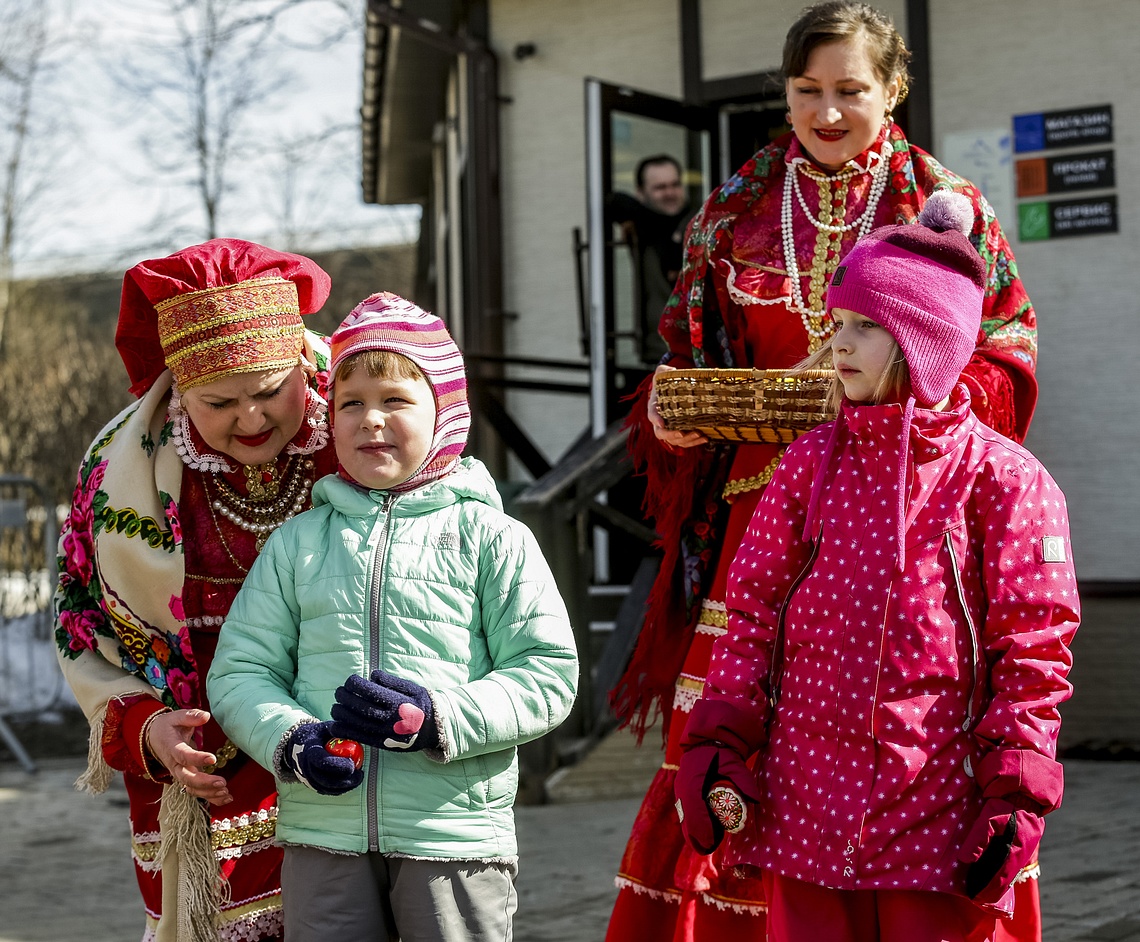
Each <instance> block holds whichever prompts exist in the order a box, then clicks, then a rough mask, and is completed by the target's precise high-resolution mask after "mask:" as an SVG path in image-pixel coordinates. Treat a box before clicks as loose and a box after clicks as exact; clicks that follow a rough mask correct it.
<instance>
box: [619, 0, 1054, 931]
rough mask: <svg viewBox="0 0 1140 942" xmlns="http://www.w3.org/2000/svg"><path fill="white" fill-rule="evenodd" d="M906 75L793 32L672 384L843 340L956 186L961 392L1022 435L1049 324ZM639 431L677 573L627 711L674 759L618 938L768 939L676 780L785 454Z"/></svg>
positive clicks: (870, 54) (693, 279)
mask: <svg viewBox="0 0 1140 942" xmlns="http://www.w3.org/2000/svg"><path fill="white" fill-rule="evenodd" d="M909 58H910V53H909V52H908V51H907V49H906V47H905V45H904V43H903V41H902V38H901V37H900V36H899V34H898V32H897V31H896V30H895V28H894V26H893V25H892V24H891V21H890V19H889V18H887V17H886V16H885V15H883V14H882V13H880V12H879V11H877V10H875V9H874V8H872V7H870V6H868V5H867V4H864V3H855V2H850V0H838V2H828V3H818V4H816V5H814V6H812V7H809V8H807V9H806V10H805V11H804V12H803V14H802V15H801V17H800V18H799V20H797V21H796V23H795V24H793V26H792V27H791V29H790V30H789V32H788V35H787V38H786V41H785V45H784V57H783V73H784V76H785V79H786V84H785V92H786V95H787V101H788V116H787V120H788V123H789V124H790V125H791V128H792V132H791V133H789V134H785V135H783V136H782V137H779V138H777V139H776V140H775V141H773V142H772V143H771V144H770V145H768V146H767V147H765V148H764V149H762V150H761V151H759V152H758V153H757V154H755V155H754V156H753V157H752V158H751V159H750V160H749V161H748V162H747V163H746V164H745V165H744V166H743V167H741V168H740V170H739V171H738V172H737V173H736V174H735V175H734V176H732V177H731V178H729V180H727V181H726V182H725V183H724V184H723V185H721V186H720V187H719V188H718V189H717V190H715V191H714V192H713V193H712V195H711V196H709V198H708V199H707V200H706V202H705V204H704V206H703V207H702V208H701V210H700V211H699V212H698V213H697V215H696V217H695V218H694V219H693V222H692V224H691V226H690V228H689V232H688V236H687V239H686V245H685V260H684V267H683V269H682V271H681V275H680V277H679V279H678V281H677V284H676V287H675V288H674V291H673V295H672V297H671V298H670V300H669V303H668V304H667V306H666V308H665V311H664V313H663V315H662V317H661V323H660V333H661V335H662V337H663V338H664V339H665V342H666V343H667V345H668V348H669V352H668V353H667V354H666V355H665V357H664V359H663V360H662V364H661V365H660V366H659V367H658V368H657V371H658V372H660V371H662V370H668V369H677V368H686V367H694V366H696V367H753V368H756V369H784V368H787V367H790V366H792V365H793V364H795V363H797V362H799V361H800V360H802V359H803V358H804V357H806V356H807V355H808V354H809V353H812V352H814V351H815V350H817V349H818V348H819V347H820V345H821V344H822V343H823V342H824V341H825V340H826V339H827V338H828V337H830V336H831V334H832V333H833V330H834V328H833V325H832V323H831V321H830V319H829V318H828V316H827V314H826V297H827V289H828V285H829V283H830V279H831V276H832V274H833V273H834V272H835V269H836V267H837V266H838V264H839V261H840V259H841V258H842V257H843V256H844V255H845V254H846V253H847V252H848V251H850V249H851V247H852V246H853V245H854V244H855V242H856V241H857V240H858V239H860V238H862V237H863V236H864V235H866V234H867V233H868V232H870V231H871V230H872V229H873V228H876V227H878V226H883V225H887V224H895V223H912V222H913V221H914V220H915V219H916V218H917V216H918V214H919V212H920V210H921V209H922V207H923V205H924V204H925V202H926V199H927V197H928V196H929V195H930V194H931V193H932V192H934V190H936V189H940V188H949V189H951V190H953V191H956V192H959V193H962V194H964V195H965V196H966V197H967V198H968V199H969V201H970V203H971V205H972V206H973V209H974V221H973V226H972V230H971V233H970V240H971V242H972V243H973V245H974V247H975V248H976V249H977V250H978V252H979V253H980V255H981V256H982V259H983V261H984V262H985V265H986V269H987V286H986V291H985V300H984V310H983V321H982V329H981V330H980V331H979V334H978V338H977V347H976V350H975V352H974V355H973V357H972V359H971V360H970V362H969V364H968V365H967V366H966V369H965V371H964V372H963V374H962V380H963V382H965V383H966V384H967V386H968V387H969V389H970V394H971V398H972V401H973V408H974V412H975V413H976V414H977V415H978V417H979V418H980V419H981V420H982V421H983V422H985V423H987V424H988V425H990V426H991V427H993V428H994V429H996V430H997V431H999V432H1001V433H1003V434H1005V435H1008V436H1010V437H1012V438H1014V439H1016V440H1018V441H1021V440H1023V439H1024V438H1025V433H1026V431H1027V429H1028V428H1029V421H1030V418H1031V417H1032V415H1033V409H1034V406H1035V404H1036V401H1037V382H1036V379H1035V377H1034V370H1035V364H1036V355H1037V335H1036V329H1037V319H1036V315H1035V314H1034V311H1033V307H1032V305H1031V304H1030V302H1029V298H1028V297H1027V295H1026V293H1025V288H1024V287H1023V285H1022V283H1021V279H1020V277H1019V276H1018V270H1017V263H1016V262H1015V261H1014V258H1013V253H1012V252H1011V250H1010V247H1009V243H1008V242H1007V241H1006V238H1005V235H1004V234H1003V233H1002V229H1001V226H1000V225H999V223H998V220H997V218H996V217H995V216H994V212H993V209H992V208H991V207H990V205H989V203H988V202H986V200H985V198H984V197H983V196H982V194H981V192H980V191H979V190H978V189H977V187H975V186H974V185H973V184H971V183H970V182H969V181H968V180H965V179H963V178H962V177H960V176H958V175H957V174H955V173H953V172H951V171H950V170H948V169H946V168H945V167H943V166H942V165H941V164H940V163H938V161H936V160H935V159H934V158H933V157H931V156H930V155H929V154H927V153H926V152H924V151H923V150H921V149H919V148H918V147H915V146H914V145H912V144H911V143H909V142H908V141H907V139H906V137H905V135H904V134H903V131H902V129H901V128H900V127H899V126H898V125H897V124H895V123H894V120H893V117H892V111H893V109H894V108H895V106H896V105H898V104H899V102H901V101H902V99H903V98H904V97H905V95H906V91H907V79H908V75H907V62H908V60H909ZM630 423H631V436H630V449H631V452H632V454H633V458H634V460H635V463H636V464H638V465H639V466H640V467H641V468H642V469H643V470H644V471H645V473H646V474H647V477H648V481H647V498H646V508H647V511H648V513H649V514H650V516H652V517H653V518H654V521H655V524H656V527H657V532H658V534H659V536H660V539H661V546H662V547H663V549H664V557H663V560H662V564H661V570H660V573H659V574H658V578H657V580H656V582H655V584H654V587H653V590H652V592H651V594H650V597H649V602H648V605H647V611H646V617H645V625H644V628H643V629H642V633H641V636H640V638H639V640H638V644H637V647H636V649H635V651H634V654H633V657H632V658H631V661H630V664H629V666H628V667H627V669H626V673H625V675H624V676H623V678H622V679H621V681H620V682H619V684H618V685H617V687H616V688H615V690H614V691H613V694H612V702H613V705H614V709H615V712H616V714H617V716H618V717H619V719H620V720H621V721H622V722H623V723H624V724H627V725H629V726H631V727H632V728H633V730H634V732H635V733H636V734H637V735H638V736H639V737H640V736H643V735H644V734H645V732H646V729H647V727H648V726H649V724H650V723H651V722H653V720H654V719H655V717H656V716H657V715H660V716H661V718H662V726H663V736H664V738H665V742H666V751H665V761H664V763H663V765H662V767H661V769H660V770H659V771H658V773H657V776H656V778H655V779H654V781H653V783H652V784H651V785H650V788H649V791H648V793H647V795H646V797H645V800H644V802H643V803H642V806H641V809H640V811H639V813H638V816H637V818H636V820H635V822H634V825H633V831H632V834H631V837H630V840H629V843H628V844H627V846H626V851H625V854H624V857H623V859H622V862H621V866H620V869H619V872H618V878H617V882H618V885H619V887H620V890H619V893H618V899H617V902H616V905H615V908H614V912H613V915H612V916H611V920H610V925H609V930H608V933H607V935H606V939H607V942H640V940H643V939H654V940H675V942H713V940H718V939H737V940H743V939H763V938H764V934H765V911H766V905H765V901H764V893H763V888H762V886H761V881H760V879H759V878H758V874H748V873H744V872H738V871H735V870H734V869H732V868H724V867H722V866H721V865H720V861H721V852H719V851H718V853H716V854H714V855H713V856H711V857H702V856H700V855H697V854H695V853H694V852H693V851H692V850H691V849H690V848H689V847H688V846H687V844H686V843H685V840H684V838H683V836H682V834H681V829H680V825H679V822H678V819H677V812H676V810H675V807H674V800H675V799H674V793H673V783H674V780H675V778H676V772H677V763H678V761H679V758H680V743H681V737H682V734H683V733H684V729H685V721H686V719H687V717H688V713H689V711H690V710H691V709H692V706H693V704H694V703H695V702H696V701H697V700H698V699H700V697H701V693H702V691H703V689H704V683H705V676H706V673H707V670H708V663H709V655H710V653H711V649H712V644H713V641H714V640H715V639H716V638H717V637H718V636H720V635H722V634H723V633H724V632H725V630H726V629H725V626H726V624H727V616H726V613H725V582H726V577H727V573H728V568H729V566H730V565H731V563H732V560H733V556H734V554H735V552H736V549H737V547H738V546H739V544H740V541H741V538H742V536H743V534H744V531H745V529H746V528H747V526H748V524H749V522H750V521H751V519H752V514H753V511H754V510H755V508H756V504H757V502H758V501H759V498H760V495H761V494H762V493H763V489H764V486H765V485H766V484H767V482H768V481H769V479H770V478H771V475H772V472H773V471H774V470H775V468H776V465H777V463H778V462H779V460H780V456H781V454H782V453H783V446H781V445H775V444H772V445H769V444H763V443H757V444H751V443H747V444H740V445H718V446H715V447H711V446H710V447H706V445H707V443H706V440H705V438H704V437H703V436H702V435H700V434H699V433H696V432H679V431H669V430H667V429H665V428H664V425H663V423H662V420H661V417H660V414H659V413H658V411H657V407H656V402H655V398H654V395H653V390H652V384H651V383H647V384H644V385H643V386H642V387H641V388H640V389H639V395H638V397H637V399H636V400H635V402H634V406H633V410H632V414H631V418H630ZM722 847H723V845H722ZM1036 875H1037V871H1036V865H1035V864H1034V866H1032V867H1030V868H1027V870H1026V871H1025V872H1024V873H1023V874H1022V875H1021V876H1022V882H1021V883H1019V884H1018V887H1017V903H1016V911H1015V914H1014V917H1013V919H1012V920H1011V921H1004V922H1003V923H1002V928H1001V930H1000V934H999V938H1003V939H1006V940H1009V939H1017V940H1020V942H1038V940H1040V938H1041V926H1040V906H1039V903H1038V896H1037V881H1036Z"/></svg>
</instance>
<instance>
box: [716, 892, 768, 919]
mask: <svg viewBox="0 0 1140 942" xmlns="http://www.w3.org/2000/svg"><path fill="white" fill-rule="evenodd" d="M701 902H702V903H708V904H710V905H712V906H716V908H717V909H719V910H720V911H721V912H724V911H725V910H726V909H731V910H732V911H733V912H734V913H736V914H737V915H738V916H760V915H762V914H764V913H766V912H767V911H768V906H767V904H766V903H737V902H733V901H731V900H726V899H717V898H716V897H715V896H710V895H709V894H708V893H702V894H701Z"/></svg>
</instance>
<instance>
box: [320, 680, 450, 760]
mask: <svg viewBox="0 0 1140 942" xmlns="http://www.w3.org/2000/svg"><path fill="white" fill-rule="evenodd" d="M335 697H336V703H335V704H333V708H332V718H333V731H334V732H333V735H334V736H340V737H342V738H344V739H355V740H356V741H357V742H362V743H366V744H367V745H369V746H376V747H377V748H378V749H390V750H393V751H403V752H416V751H418V750H420V749H434V748H436V747H438V746H439V730H438V729H437V727H436V725H435V715H434V714H435V711H434V709H433V707H432V702H431V695H430V694H429V693H428V692H427V688H425V687H422V686H420V685H419V684H417V683H416V682H415V681H414V680H404V679H403V678H402V677H396V676H395V675H393V674H389V673H387V672H386V671H373V672H372V679H371V680H365V679H364V678H363V677H360V676H358V675H356V674H353V675H352V676H351V677H349V678H348V680H346V681H345V682H344V684H343V685H341V686H340V687H338V688H337V690H336V694H335Z"/></svg>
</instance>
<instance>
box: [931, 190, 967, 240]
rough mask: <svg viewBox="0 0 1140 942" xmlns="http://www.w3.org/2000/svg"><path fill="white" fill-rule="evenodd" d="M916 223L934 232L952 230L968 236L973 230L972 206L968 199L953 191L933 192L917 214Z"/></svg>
mask: <svg viewBox="0 0 1140 942" xmlns="http://www.w3.org/2000/svg"><path fill="white" fill-rule="evenodd" d="M918 223H919V225H922V226H926V227H927V228H928V229H933V230H934V231H935V232H945V231H947V230H948V229H953V230H955V231H957V232H960V233H962V235H964V236H968V235H969V234H970V232H971V230H972V229H973V228H974V204H973V203H971V202H970V199H969V197H967V196H964V195H963V194H961V193H955V192H954V191H953V190H947V189H941V190H935V191H934V192H933V193H931V194H930V196H929V197H928V198H927V200H926V205H925V206H923V207H922V212H921V213H919V214H918Z"/></svg>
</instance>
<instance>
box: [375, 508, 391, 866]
mask: <svg viewBox="0 0 1140 942" xmlns="http://www.w3.org/2000/svg"><path fill="white" fill-rule="evenodd" d="M395 499H396V498H395V497H394V496H393V495H392V494H385V495H384V499H383V501H381V503H380V513H382V514H383V515H384V528H383V529H382V530H381V531H380V539H379V540H378V541H377V542H376V546H375V548H374V549H373V551H372V583H371V585H370V586H369V589H368V591H369V607H368V650H369V651H370V652H371V653H370V655H369V658H368V673H369V676H371V674H372V671H374V670H377V669H379V667H380V590H381V588H383V585H384V575H385V573H384V570H385V569H386V568H387V563H388V539H389V537H390V535H391V530H392V503H393V502H394V501H395ZM379 766H380V763H379V761H377V760H374V761H373V762H372V764H371V767H370V769H369V772H368V849H369V851H372V852H373V853H376V852H379V850H380V822H379V815H378V812H377V808H378V804H377V801H376V793H377V790H378V787H379V776H380V771H379Z"/></svg>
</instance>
